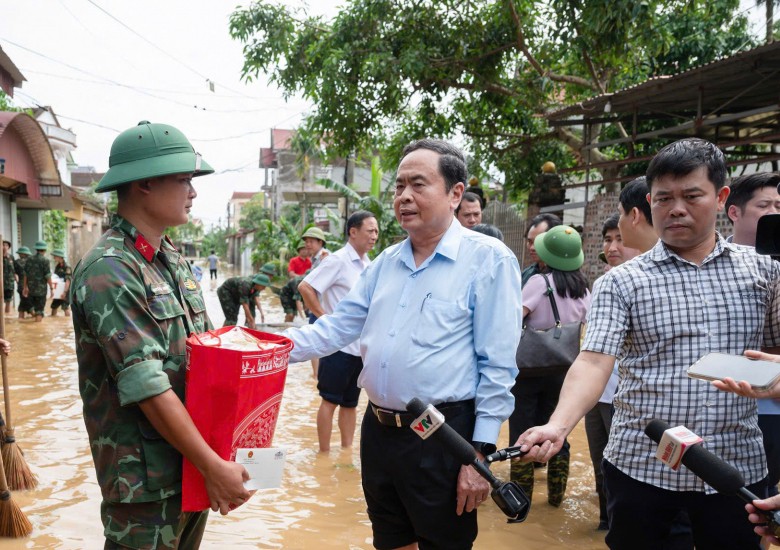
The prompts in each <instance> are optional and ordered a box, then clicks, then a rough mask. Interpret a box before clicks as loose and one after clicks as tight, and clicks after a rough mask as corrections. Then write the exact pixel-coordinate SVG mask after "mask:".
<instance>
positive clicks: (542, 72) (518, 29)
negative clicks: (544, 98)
mask: <svg viewBox="0 0 780 550" xmlns="http://www.w3.org/2000/svg"><path fill="white" fill-rule="evenodd" d="M509 7H510V9H511V10H512V20H513V21H514V23H515V33H516V36H517V47H518V48H519V49H520V51H521V52H523V55H524V56H525V58H526V59H528V62H529V63H530V64H531V65H532V66H533V68H534V69H535V70H536V72H537V73H539V76H541V77H544V78H549V79H550V80H553V81H555V82H566V83H568V84H576V85H577V86H582V87H584V88H589V89H591V90H595V91H599V89H598V87H597V86H596V85H594V84H593V83H592V82H591V81H590V80H587V79H585V78H582V77H580V76H574V75H561V74H557V73H554V72H552V71H550V70H548V69H545V68H544V67H542V65H541V64H540V63H539V61H538V60H537V59H536V57H534V55H533V54H532V53H531V50H529V49H528V45H527V44H526V42H525V35H524V34H523V27H522V25H521V23H520V16H519V15H518V14H517V8H515V3H514V1H513V0H509Z"/></svg>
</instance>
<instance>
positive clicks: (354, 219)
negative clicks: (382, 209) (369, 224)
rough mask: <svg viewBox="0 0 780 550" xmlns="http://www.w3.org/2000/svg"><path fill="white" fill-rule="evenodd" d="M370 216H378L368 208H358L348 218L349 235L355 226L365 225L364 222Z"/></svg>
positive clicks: (356, 227) (358, 227)
mask: <svg viewBox="0 0 780 550" xmlns="http://www.w3.org/2000/svg"><path fill="white" fill-rule="evenodd" d="M368 218H376V216H374V213H373V212H369V211H368V210H358V211H356V212H354V213H353V214H352V215H351V216H350V217H349V218H348V219H347V235H349V230H350V229H352V228H353V227H354V228H355V229H360V228H361V227H363V222H364V221H365V220H366V219H368Z"/></svg>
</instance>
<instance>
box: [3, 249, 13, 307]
mask: <svg viewBox="0 0 780 550" xmlns="http://www.w3.org/2000/svg"><path fill="white" fill-rule="evenodd" d="M15 280H16V273H14V257H13V254H11V241H3V301H5V312H6V313H11V304H12V303H13V301H14V282H15Z"/></svg>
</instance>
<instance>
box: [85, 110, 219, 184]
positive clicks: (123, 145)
mask: <svg viewBox="0 0 780 550" xmlns="http://www.w3.org/2000/svg"><path fill="white" fill-rule="evenodd" d="M108 166H109V169H108V172H107V173H106V175H105V176H103V178H102V179H101V180H100V183H98V186H97V187H96V188H95V191H96V192H97V193H104V192H106V191H112V190H114V189H116V188H117V187H121V186H122V185H124V184H125V183H130V182H131V181H138V180H144V179H149V178H156V177H159V176H168V175H170V174H190V173H191V174H192V175H193V176H203V175H205V174H211V173H213V172H214V169H213V168H212V167H211V166H209V165H208V163H207V162H206V161H205V160H202V159H201V157H200V155H199V154H198V153H196V152H195V149H193V148H192V145H190V142H189V141H188V140H187V138H186V137H185V136H184V134H182V133H181V132H180V131H179V130H177V129H176V128H174V127H173V126H168V125H167V124H152V123H151V122H149V121H148V120H142V121H141V122H139V123H138V126H135V127H133V128H130V129H129V130H125V131H124V132H122V133H121V134H119V136H117V138H116V139H115V140H114V143H113V144H112V145H111V156H110V157H109V159H108Z"/></svg>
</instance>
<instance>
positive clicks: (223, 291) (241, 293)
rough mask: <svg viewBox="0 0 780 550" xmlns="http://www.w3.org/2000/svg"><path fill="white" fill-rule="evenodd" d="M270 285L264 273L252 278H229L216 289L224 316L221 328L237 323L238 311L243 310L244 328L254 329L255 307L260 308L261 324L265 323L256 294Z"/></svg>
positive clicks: (269, 280)
mask: <svg viewBox="0 0 780 550" xmlns="http://www.w3.org/2000/svg"><path fill="white" fill-rule="evenodd" d="M270 284H271V279H269V278H268V275H266V274H265V273H258V274H257V275H255V276H254V277H231V278H230V279H228V280H226V281H225V282H224V283H222V284H221V285H220V287H219V288H218V289H217V297H218V298H219V305H221V306H222V312H223V313H224V314H225V323H224V324H223V325H222V326H223V327H230V326H233V325H235V324H236V323H238V310H239V308H244V316H245V317H246V326H248V327H249V328H255V306H258V307H259V308H260V318H261V322H263V323H264V322H265V315H264V314H263V309H262V306H260V302H259V301H258V293H259V292H260V291H261V290H263V289H264V288H265V287H267V286H268V285H270Z"/></svg>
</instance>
